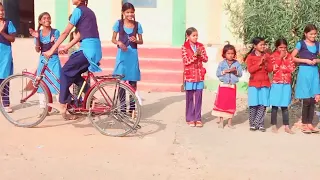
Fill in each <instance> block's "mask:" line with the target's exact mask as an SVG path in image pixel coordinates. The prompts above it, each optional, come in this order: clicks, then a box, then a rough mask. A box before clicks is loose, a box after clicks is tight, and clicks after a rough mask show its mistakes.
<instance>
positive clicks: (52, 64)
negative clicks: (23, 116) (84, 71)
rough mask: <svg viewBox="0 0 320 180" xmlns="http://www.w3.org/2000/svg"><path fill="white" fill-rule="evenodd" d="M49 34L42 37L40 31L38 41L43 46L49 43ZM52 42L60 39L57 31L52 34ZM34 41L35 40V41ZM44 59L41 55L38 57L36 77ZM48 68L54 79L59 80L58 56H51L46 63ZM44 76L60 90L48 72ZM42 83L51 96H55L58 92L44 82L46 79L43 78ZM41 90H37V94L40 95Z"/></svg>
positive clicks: (59, 65)
mask: <svg viewBox="0 0 320 180" xmlns="http://www.w3.org/2000/svg"><path fill="white" fill-rule="evenodd" d="M50 34H51V32H50V33H48V35H47V36H43V34H42V31H40V34H39V36H40V41H41V43H43V44H48V43H50V41H51V37H50ZM53 37H54V39H55V40H54V41H57V40H58V38H59V37H60V32H59V30H55V32H54V35H53ZM35 41H36V39H35ZM45 60H46V58H45V57H44V56H43V55H42V54H41V55H40V60H39V65H38V69H37V75H39V74H40V72H41V70H42V68H43V66H44V63H45ZM48 68H49V69H50V70H51V71H52V73H53V74H54V75H55V76H56V78H58V79H60V73H61V63H60V59H59V56H58V55H52V56H51V58H50V59H49V61H48ZM45 74H46V76H47V77H48V78H49V79H50V81H51V82H52V83H53V84H54V85H55V86H56V87H57V88H58V90H60V84H59V83H58V82H57V80H55V78H54V76H52V75H51V74H50V73H49V72H48V71H46V72H45ZM43 80H44V82H45V83H46V84H47V85H48V87H49V89H50V91H51V93H52V94H55V95H57V94H58V92H57V90H56V89H55V88H54V87H53V86H52V85H51V84H50V83H49V82H48V81H47V80H46V78H43ZM42 92H43V90H42V89H38V93H42Z"/></svg>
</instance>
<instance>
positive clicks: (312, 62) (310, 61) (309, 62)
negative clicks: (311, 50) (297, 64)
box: [305, 59, 315, 65]
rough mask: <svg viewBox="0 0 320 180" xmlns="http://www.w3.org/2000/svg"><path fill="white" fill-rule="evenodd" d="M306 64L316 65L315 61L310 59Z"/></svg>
mask: <svg viewBox="0 0 320 180" xmlns="http://www.w3.org/2000/svg"><path fill="white" fill-rule="evenodd" d="M305 63H306V64H308V65H315V61H314V60H310V59H307V60H306V62H305Z"/></svg>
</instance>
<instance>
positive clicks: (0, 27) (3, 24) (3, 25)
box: [0, 21, 6, 33]
mask: <svg viewBox="0 0 320 180" xmlns="http://www.w3.org/2000/svg"><path fill="white" fill-rule="evenodd" d="M5 26H6V21H3V23H2V24H1V25H0V33H1V32H2V31H3V30H4V27H5Z"/></svg>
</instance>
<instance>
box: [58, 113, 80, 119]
mask: <svg viewBox="0 0 320 180" xmlns="http://www.w3.org/2000/svg"><path fill="white" fill-rule="evenodd" d="M61 115H62V117H63V119H64V120H66V121H70V120H76V119H78V116H76V115H71V114H66V113H62V114H61Z"/></svg>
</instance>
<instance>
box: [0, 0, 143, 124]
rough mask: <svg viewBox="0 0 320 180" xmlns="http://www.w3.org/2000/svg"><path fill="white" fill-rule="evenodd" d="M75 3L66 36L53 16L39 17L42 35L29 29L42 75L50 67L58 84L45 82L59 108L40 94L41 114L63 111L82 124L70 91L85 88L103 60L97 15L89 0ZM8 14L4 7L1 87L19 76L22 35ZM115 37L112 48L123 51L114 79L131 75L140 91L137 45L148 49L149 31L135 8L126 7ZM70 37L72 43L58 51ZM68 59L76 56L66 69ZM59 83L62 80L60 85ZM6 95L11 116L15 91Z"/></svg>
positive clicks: (0, 34)
mask: <svg viewBox="0 0 320 180" xmlns="http://www.w3.org/2000/svg"><path fill="white" fill-rule="evenodd" d="M72 3H73V5H75V6H76V8H75V9H74V10H73V13H72V14H71V16H70V17H69V23H68V25H67V27H66V28H65V30H64V31H63V32H62V33H61V34H60V31H59V30H57V29H54V28H53V27H51V17H50V14H49V13H47V12H44V13H42V14H40V15H39V18H38V23H39V26H38V29H37V30H33V29H29V31H30V34H31V35H32V36H33V37H34V38H35V50H36V52H39V53H40V61H39V64H38V68H37V75H39V73H40V72H41V70H42V68H43V66H44V64H45V62H46V61H48V64H47V65H48V68H49V69H50V70H51V72H52V73H53V74H54V75H51V74H50V73H48V72H46V76H47V77H48V78H49V79H50V80H51V81H52V84H51V83H49V82H48V81H46V80H44V81H45V83H46V84H47V85H48V87H49V89H50V91H51V93H52V94H54V95H56V96H57V99H59V103H50V104H44V95H43V92H42V90H38V93H39V102H40V108H44V107H45V106H46V105H48V106H50V107H52V108H54V109H56V110H57V111H59V112H60V113H61V114H62V116H63V118H64V119H66V120H74V119H76V118H77V117H76V116H74V115H71V114H67V104H69V103H71V93H70V90H69V87H70V86H71V85H72V84H75V85H77V86H82V84H83V82H84V78H83V77H82V76H81V75H82V74H83V73H85V72H87V71H90V72H100V71H101V68H100V67H99V65H100V63H99V61H100V60H101V59H102V48H101V42H100V37H99V31H98V25H97V20H96V16H95V13H94V12H93V11H92V10H91V9H90V8H88V7H87V6H88V0H72ZM4 12H5V11H4V7H3V5H2V4H1V3H0V51H1V54H2V57H3V58H2V59H3V60H2V66H1V67H0V83H1V82H2V81H3V80H4V79H5V78H7V77H8V76H10V75H12V74H13V60H12V52H11V42H14V40H15V35H16V29H15V28H14V26H13V24H12V22H11V21H8V20H6V19H5V16H4ZM74 28H76V29H75V31H73V32H71V31H72V30H73V29H74ZM113 31H114V32H113V35H112V42H113V43H114V44H116V45H117V46H118V52H117V57H116V67H115V70H114V74H123V75H125V79H124V80H125V81H129V83H130V84H131V85H132V86H133V87H134V88H137V81H139V80H140V69H139V63H138V53H137V45H138V44H143V39H142V33H143V30H142V27H141V24H140V23H138V22H137V21H136V20H135V8H134V6H133V5H132V4H131V3H124V4H123V6H122V14H121V19H120V20H118V21H117V22H116V23H115V25H114V26H113ZM70 33H71V37H70V42H69V43H68V44H66V45H65V46H64V47H63V48H62V49H61V48H60V49H59V50H58V48H59V46H60V45H61V44H62V43H63V41H64V40H65V39H66V38H67V37H68V36H69V34H70ZM117 36H118V40H117ZM67 53H69V56H70V57H69V60H68V61H67V62H66V63H65V65H64V66H63V67H62V66H61V63H60V59H59V56H58V54H67ZM55 77H56V78H58V79H60V84H59V83H58V82H57V81H56V80H55ZM6 90H7V93H6V92H3V94H2V101H3V105H4V107H5V109H6V111H7V112H8V113H11V112H13V110H12V109H11V108H10V102H9V98H8V92H9V86H7V89H6ZM24 90H30V88H28V87H26V88H25V89H24ZM4 94H5V95H4Z"/></svg>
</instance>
